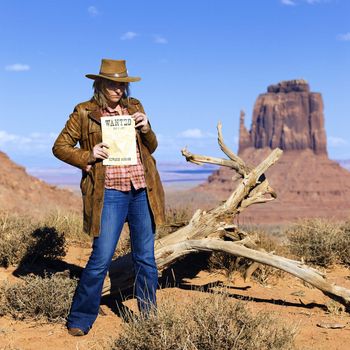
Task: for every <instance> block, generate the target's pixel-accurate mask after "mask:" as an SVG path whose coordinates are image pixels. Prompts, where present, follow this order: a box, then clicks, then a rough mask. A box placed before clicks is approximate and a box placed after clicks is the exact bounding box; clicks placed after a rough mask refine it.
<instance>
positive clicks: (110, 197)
mask: <svg viewBox="0 0 350 350" xmlns="http://www.w3.org/2000/svg"><path fill="white" fill-rule="evenodd" d="M126 220H127V221H128V223H129V228H130V241H131V250H132V258H133V263H134V271H135V276H136V277H135V289H134V290H135V296H136V298H137V303H138V307H139V310H140V311H141V312H144V313H146V314H147V313H149V311H150V308H151V307H155V306H156V289H157V284H158V272H157V265H156V262H155V258H154V223H153V220H152V217H151V212H150V208H149V204H148V199H147V192H146V189H144V188H143V189H139V190H135V189H134V188H133V187H132V190H131V191H127V192H124V191H118V190H113V189H105V193H104V202H103V209H102V217H101V229H100V236H99V237H96V238H94V242H93V246H92V253H91V256H90V259H89V261H88V263H87V265H86V267H85V269H84V270H83V272H82V275H81V278H80V281H79V284H78V287H77V289H76V292H75V295H74V298H73V303H72V307H71V310H70V313H69V316H68V319H67V326H68V327H69V328H80V329H82V330H83V331H84V332H85V333H87V332H88V331H89V329H90V328H91V327H92V324H93V323H94V321H95V320H96V317H97V315H98V311H99V307H100V301H101V293H102V287H103V282H104V279H105V277H106V274H107V271H108V269H109V266H110V264H111V261H112V257H113V254H114V251H115V248H116V246H117V243H118V240H119V237H120V233H121V231H122V228H123V225H124V222H125V221H126Z"/></svg>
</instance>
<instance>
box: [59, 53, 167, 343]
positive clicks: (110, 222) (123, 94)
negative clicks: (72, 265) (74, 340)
mask: <svg viewBox="0 0 350 350" xmlns="http://www.w3.org/2000/svg"><path fill="white" fill-rule="evenodd" d="M86 77H87V78H90V79H93V80H94V85H93V87H94V96H93V97H92V98H91V100H90V101H87V102H83V103H80V104H78V105H77V106H76V107H75V109H74V111H73V113H72V114H71V115H70V117H69V120H68V121H67V123H66V125H65V127H64V128H63V130H62V131H61V133H60V135H59V136H58V138H57V140H56V141H55V144H54V146H53V149H52V150H53V153H54V155H55V156H56V157H57V158H59V159H61V160H62V161H64V162H66V163H69V164H71V165H74V166H76V167H79V168H81V169H82V180H81V191H82V196H83V208H84V231H85V232H86V233H88V234H90V235H91V236H93V249H92V253H91V256H90V259H89V261H88V263H87V265H86V267H85V269H84V270H83V272H82V275H81V278H80V281H79V284H78V287H77V290H76V292H75V295H74V299H73V303H72V307H71V310H70V314H69V316H68V320H67V327H68V332H69V333H70V334H71V335H75V336H79V335H84V334H87V333H88V331H89V330H90V328H91V327H92V324H93V322H94V321H95V319H96V317H97V314H98V311H99V305H100V299H101V292H102V286H103V282H104V279H105V276H106V274H107V271H108V269H109V266H110V263H111V260H112V256H113V254H114V251H115V248H116V245H117V243H118V239H119V236H120V233H121V230H122V228H123V224H124V222H125V221H128V224H129V228H130V240H131V249H132V258H133V263H134V270H135V296H136V298H137V302H138V307H139V310H140V311H141V312H143V313H145V314H148V313H149V312H150V310H151V308H153V307H154V306H155V305H156V289H157V276H158V274H157V266H156V263H155V258H154V233H155V225H159V224H161V223H162V222H163V221H164V192H163V188H162V185H161V182H160V178H159V174H158V171H157V169H156V165H155V160H154V159H153V157H152V156H151V153H153V152H154V151H155V149H156V148H157V139H156V136H155V134H154V132H153V131H152V129H151V126H150V124H149V121H148V118H147V116H146V114H145V112H144V110H143V107H142V105H141V103H140V102H139V101H138V100H136V99H134V98H131V97H129V83H130V82H135V81H139V80H140V78H138V77H131V76H129V75H128V72H127V69H126V64H125V61H123V60H110V59H103V60H102V63H101V68H100V73H99V74H88V75H86ZM125 114H129V115H131V117H132V118H133V119H134V120H135V128H136V139H135V142H136V144H137V147H136V149H137V164H136V165H127V166H105V165H103V163H102V161H103V159H106V158H108V145H107V144H105V143H103V142H102V132H101V119H100V118H101V117H102V116H111V115H125ZM77 143H79V146H80V147H76V144H77Z"/></svg>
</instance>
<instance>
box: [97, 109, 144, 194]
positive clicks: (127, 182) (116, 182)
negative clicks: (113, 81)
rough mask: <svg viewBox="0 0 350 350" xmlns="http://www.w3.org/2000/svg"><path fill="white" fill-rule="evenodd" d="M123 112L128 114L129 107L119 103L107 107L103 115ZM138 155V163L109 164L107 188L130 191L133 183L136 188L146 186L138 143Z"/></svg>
mask: <svg viewBox="0 0 350 350" xmlns="http://www.w3.org/2000/svg"><path fill="white" fill-rule="evenodd" d="M122 114H124V115H126V114H128V111H127V109H123V110H122V109H121V107H120V106H119V105H118V106H117V108H116V109H111V108H109V107H107V108H106V109H104V110H103V111H102V115H103V116H104V117H106V116H113V115H122ZM135 142H136V139H135ZM136 155H137V164H136V165H107V167H106V177H105V188H108V189H115V190H119V191H130V190H131V184H132V185H133V187H134V188H135V189H136V190H138V189H140V188H145V187H146V180H145V173H144V170H143V165H142V163H141V158H140V151H139V148H138V147H137V145H136Z"/></svg>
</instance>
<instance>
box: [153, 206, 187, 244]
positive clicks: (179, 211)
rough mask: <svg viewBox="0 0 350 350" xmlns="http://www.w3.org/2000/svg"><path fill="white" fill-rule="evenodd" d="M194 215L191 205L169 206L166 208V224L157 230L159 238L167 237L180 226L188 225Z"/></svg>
mask: <svg viewBox="0 0 350 350" xmlns="http://www.w3.org/2000/svg"><path fill="white" fill-rule="evenodd" d="M192 215H193V211H192V210H191V209H190V208H189V207H167V208H166V210H165V224H164V225H163V226H161V227H160V228H159V229H158V231H157V237H156V238H157V239H158V238H162V237H165V236H167V235H169V234H170V233H173V232H174V231H176V230H178V229H179V228H181V227H183V226H185V225H187V224H188V223H189V221H190V219H191V217H192Z"/></svg>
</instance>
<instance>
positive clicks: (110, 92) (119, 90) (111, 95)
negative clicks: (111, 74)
mask: <svg viewBox="0 0 350 350" xmlns="http://www.w3.org/2000/svg"><path fill="white" fill-rule="evenodd" d="M126 87H127V83H120V82H117V81H112V80H106V81H105V82H104V89H103V91H104V95H105V96H106V98H107V100H108V101H110V102H113V103H117V102H119V100H120V99H121V98H122V96H123V94H124V92H125V90H126Z"/></svg>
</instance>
